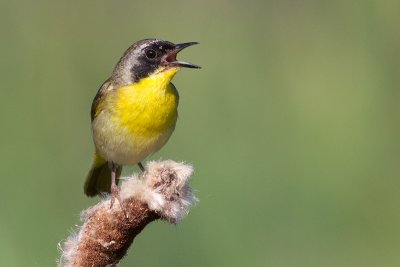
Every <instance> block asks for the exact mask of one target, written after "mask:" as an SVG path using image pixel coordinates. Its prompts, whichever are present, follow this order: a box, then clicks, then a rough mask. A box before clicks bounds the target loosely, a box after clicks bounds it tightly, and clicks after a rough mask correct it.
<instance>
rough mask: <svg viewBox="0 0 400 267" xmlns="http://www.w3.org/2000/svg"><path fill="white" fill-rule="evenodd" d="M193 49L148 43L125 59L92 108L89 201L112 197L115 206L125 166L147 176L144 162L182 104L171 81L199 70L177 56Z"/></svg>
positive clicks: (171, 125)
mask: <svg viewBox="0 0 400 267" xmlns="http://www.w3.org/2000/svg"><path fill="white" fill-rule="evenodd" d="M195 44H197V42H189V43H181V44H173V43H171V42H168V41H162V40H158V39H145V40H141V41H138V42H136V43H134V44H133V45H132V46H130V47H129V48H128V50H126V51H125V53H124V54H123V55H122V57H121V59H120V60H119V62H118V63H117V65H116V67H115V68H114V71H113V72H112V74H111V77H110V78H109V79H108V80H106V81H105V82H104V83H103V85H102V86H101V87H100V89H99V91H98V92H97V94H96V96H95V98H94V100H93V103H92V109H91V119H92V134H93V140H94V145H95V153H94V160H93V164H92V167H91V169H90V171H89V174H88V176H87V178H86V182H85V187H84V190H85V194H86V195H88V196H95V195H98V194H100V193H102V192H109V193H110V192H111V205H112V203H114V200H115V198H117V199H118V200H119V189H118V186H117V182H118V178H119V176H120V174H121V170H122V166H123V165H135V164H138V165H139V167H140V169H141V170H142V171H144V167H143V165H142V163H141V161H143V159H145V158H146V157H147V156H149V155H150V154H152V153H154V152H156V151H158V150H159V149H160V148H161V147H162V146H163V145H164V144H165V143H166V142H167V141H168V139H169V137H170V136H171V134H172V132H173V131H174V129H175V124H176V120H177V117H178V111H177V107H178V102H179V95H178V91H177V90H176V88H175V86H174V85H173V84H172V83H171V80H172V78H173V77H174V76H175V74H176V73H177V72H178V71H179V69H180V68H182V67H183V68H200V67H199V66H197V65H194V64H192V63H188V62H183V61H178V60H177V59H176V55H177V53H178V52H179V51H181V50H182V49H184V48H186V47H189V46H192V45H195ZM119 202H120V201H119Z"/></svg>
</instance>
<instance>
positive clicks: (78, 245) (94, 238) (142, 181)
mask: <svg viewBox="0 0 400 267" xmlns="http://www.w3.org/2000/svg"><path fill="white" fill-rule="evenodd" d="M191 174H192V168H191V166H189V165H185V164H183V163H176V162H173V161H163V162H150V163H149V164H148V171H147V172H145V173H144V174H143V176H142V177H138V176H134V177H131V178H128V179H127V180H125V181H124V183H123V184H122V186H121V200H122V206H123V207H124V208H125V211H126V215H127V216H125V214H124V212H123V211H122V210H121V206H120V205H119V204H120V203H115V204H114V205H113V207H112V208H110V200H109V199H108V200H104V201H101V202H100V203H99V204H97V205H95V206H94V207H91V208H89V209H87V210H86V211H84V212H83V213H82V220H83V225H82V227H81V228H80V231H79V233H77V234H73V235H71V236H70V237H69V238H68V239H67V241H65V243H64V244H63V245H62V248H61V251H62V255H61V258H60V261H59V266H65V267H67V266H68V267H70V266H71V267H72V266H73V267H86V266H115V265H117V264H118V262H119V261H120V260H121V259H122V258H123V257H124V256H125V255H126V252H127V250H128V248H129V246H130V245H131V244H132V242H133V240H134V238H135V237H136V236H137V235H138V234H139V233H140V232H141V231H142V230H143V228H144V227H145V226H146V225H147V224H149V223H150V222H152V221H154V220H157V219H160V218H161V219H163V220H166V221H169V222H170V223H178V222H179V221H180V220H181V219H182V218H183V217H184V216H185V215H186V214H187V213H188V210H189V208H190V206H191V205H193V204H194V203H195V202H196V201H197V199H196V197H195V196H194V195H193V193H192V190H191V188H190V187H189V185H188V179H189V177H190V175H191Z"/></svg>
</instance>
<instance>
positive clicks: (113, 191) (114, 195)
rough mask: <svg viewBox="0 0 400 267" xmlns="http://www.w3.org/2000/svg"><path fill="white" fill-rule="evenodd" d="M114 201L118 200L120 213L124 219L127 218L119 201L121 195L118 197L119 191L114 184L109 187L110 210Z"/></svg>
mask: <svg viewBox="0 0 400 267" xmlns="http://www.w3.org/2000/svg"><path fill="white" fill-rule="evenodd" d="M115 199H117V200H118V202H119V206H120V207H121V210H122V212H123V213H124V215H125V218H128V214H127V213H126V209H125V206H124V204H123V202H122V200H121V195H120V190H119V187H118V186H117V185H116V184H113V185H111V205H110V209H111V208H112V207H113V205H114V202H115Z"/></svg>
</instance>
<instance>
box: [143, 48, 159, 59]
mask: <svg viewBox="0 0 400 267" xmlns="http://www.w3.org/2000/svg"><path fill="white" fill-rule="evenodd" d="M145 53H146V57H147V58H148V59H153V58H155V57H156V56H157V52H156V51H155V50H153V49H148V50H146V52H145Z"/></svg>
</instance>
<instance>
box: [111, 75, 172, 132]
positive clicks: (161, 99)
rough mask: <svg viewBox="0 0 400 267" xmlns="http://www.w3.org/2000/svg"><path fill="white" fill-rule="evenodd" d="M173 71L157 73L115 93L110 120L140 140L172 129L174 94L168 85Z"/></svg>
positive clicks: (170, 85)
mask: <svg viewBox="0 0 400 267" xmlns="http://www.w3.org/2000/svg"><path fill="white" fill-rule="evenodd" d="M176 72H177V69H170V70H167V71H160V72H158V73H155V74H153V75H151V76H149V77H147V78H144V79H142V80H140V82H138V83H135V84H132V85H128V86H125V87H121V88H119V89H118V90H117V92H116V99H115V103H114V105H115V108H114V114H113V115H114V116H115V119H117V120H119V122H120V124H121V126H122V127H126V128H127V129H128V130H129V131H130V132H131V133H133V134H135V135H141V136H143V137H152V136H154V135H158V134H160V132H163V131H165V130H168V129H169V128H174V127H175V123H176V119H177V116H178V112H177V106H178V92H177V91H176V89H175V87H174V85H173V84H171V83H170V81H171V79H172V78H173V76H174V75H175V74H176Z"/></svg>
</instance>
